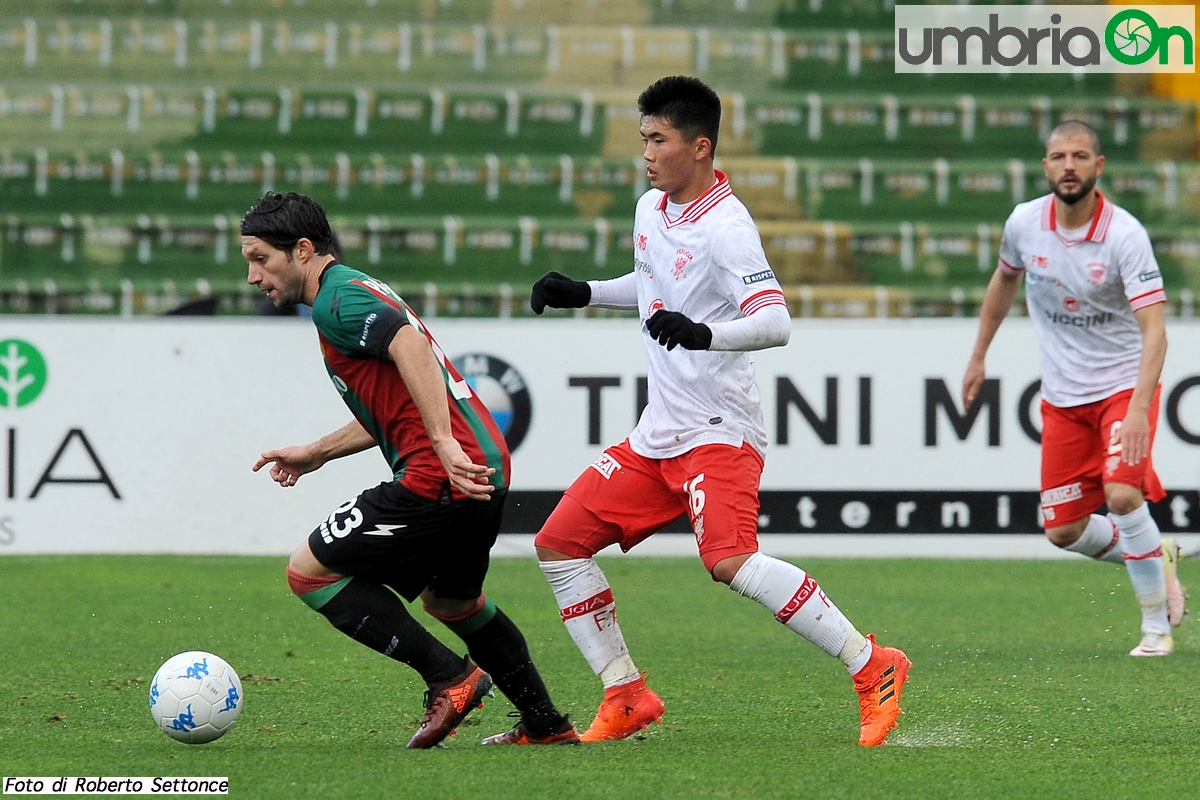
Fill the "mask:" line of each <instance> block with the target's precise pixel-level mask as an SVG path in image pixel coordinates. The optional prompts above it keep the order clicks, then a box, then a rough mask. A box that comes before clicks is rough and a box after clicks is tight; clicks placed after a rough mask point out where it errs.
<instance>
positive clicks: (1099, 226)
mask: <svg viewBox="0 0 1200 800" xmlns="http://www.w3.org/2000/svg"><path fill="white" fill-rule="evenodd" d="M1112 213H1113V211H1112V203H1110V202H1108V201H1106V200H1105V199H1104V195H1103V194H1102V193H1101V192H1100V190H1099V189H1097V190H1096V210H1095V211H1093V212H1092V223H1091V225H1089V226H1088V232H1087V236H1085V237H1083V238H1084V241H1089V242H1103V241H1104V237H1105V235H1106V234H1107V233H1108V223H1109V222H1110V221H1111V220H1112ZM1042 230H1044V231H1054V232H1055V233H1058V211H1057V209H1056V208H1055V204H1054V194H1053V193H1051V194H1048V195H1046V203H1045V205H1044V206H1042ZM1058 235H1059V236H1062V234H1061V233H1059V234H1058Z"/></svg>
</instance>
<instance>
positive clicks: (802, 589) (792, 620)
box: [729, 553, 872, 675]
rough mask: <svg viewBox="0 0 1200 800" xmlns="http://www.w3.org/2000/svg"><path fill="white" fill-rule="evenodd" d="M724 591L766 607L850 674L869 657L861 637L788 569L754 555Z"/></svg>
mask: <svg viewBox="0 0 1200 800" xmlns="http://www.w3.org/2000/svg"><path fill="white" fill-rule="evenodd" d="M729 588H730V589H733V590H734V591H735V592H737V593H738V594H740V595H741V596H742V597H749V598H750V599H751V600H754V601H755V602H757V603H760V604H762V605H764V606H766V608H767V610H768V611H770V612H771V613H772V614H774V615H775V619H777V620H779V621H780V622H782V623H783V624H784V625H786V626H787V627H788V628H790V629H791V630H793V631H795V632H796V633H798V634H800V635H801V636H803V637H804V638H805V639H808V641H810V642H812V643H813V644H815V645H816V646H817V647H819V648H821V649H822V650H824V651H825V652H826V653H828V654H829V655H831V656H836V657H837V658H839V659H841V661H842V663H843V664H845V665H846V669H847V670H849V672H850V674H851V675H853V674H854V673H856V672H858V671H859V670H861V669H862V668H863V667H864V666H866V664H867V661H868V660H869V659H870V658H871V650H872V648H871V643H870V642H869V641H868V640H867V638H866V637H864V636H863V635H862V634H861V633H859V632H858V631H857V630H855V628H854V626H853V625H851V624H850V620H848V619H846V615H845V614H843V613H842V612H841V611H840V610H838V607H837V606H835V605H834V604H833V603H831V602H830V601H829V598H828V597H826V596H825V592H823V591H822V590H821V587H820V586H818V585H817V582H816V580H814V579H813V577H812V576H811V575H809V574H807V573H806V572H805V571H804V570H802V569H800V568H799V567H797V566H795V565H794V564H789V563H788V562H786V561H780V560H779V559H777V558H771V557H770V556H768V555H763V554H762V553H755V554H754V555H752V556H750V558H748V559H746V563H745V564H742V568H741V569H739V570H738V571H737V575H734V576H733V580H732V581H730V583H729Z"/></svg>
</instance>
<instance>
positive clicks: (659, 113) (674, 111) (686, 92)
mask: <svg viewBox="0 0 1200 800" xmlns="http://www.w3.org/2000/svg"><path fill="white" fill-rule="evenodd" d="M638 112H639V113H641V115H642V116H643V117H658V118H660V119H665V120H666V121H667V122H669V123H671V125H672V126H673V127H675V128H676V129H678V130H679V132H680V133H682V134H683V138H684V141H687V142H694V141H696V138H697V137H699V136H705V137H707V138H708V141H710V142H711V143H712V153H713V154H714V155H715V154H716V152H717V132H718V131H719V129H720V127H721V98H719V97H717V93H716V92H714V91H713V90H712V89H711V88H709V86H708V84H706V83H704V81H702V80H700V79H699V78H693V77H690V76H688V75H672V76H670V77H668V78H660V79H659V80H657V81H655V82H654V83H652V84H650V86H649V87H648V88H647V89H646V91H644V92H642V94H641V96H640V97H638Z"/></svg>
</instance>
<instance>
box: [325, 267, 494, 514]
mask: <svg viewBox="0 0 1200 800" xmlns="http://www.w3.org/2000/svg"><path fill="white" fill-rule="evenodd" d="M312 319H313V323H314V324H315V325H316V326H317V334H318V336H319V337H320V340H321V353H322V355H324V357H325V368H326V369H327V370H328V372H329V377H330V379H331V380H332V381H333V385H334V386H335V387H337V390H338V392H339V393H340V394H341V395H342V399H343V400H344V401H345V402H346V405H347V406H349V407H350V411H351V412H352V413H353V414H354V416H355V417H356V418H357V419H358V421H359V422H360V423H361V424H362V426H363V427H364V428H366V429H367V431H369V432H370V434H371V435H372V436H373V437H375V441H376V442H377V443H378V444H379V449H380V450H381V451H382V452H383V456H384V458H385V459H387V462H388V464H389V465H390V466H391V468H392V472H393V474H394V475H395V478H396V480H398V481H400V483H401V484H402V485H403V486H404V487H405V488H407V489H409V490H410V491H413V492H415V493H416V494H418V495H420V496H422V497H426V498H429V499H431V500H438V499H442V498H444V497H446V496H447V495H448V493H450V491H451V490H450V483H449V478H448V477H447V475H446V470H445V469H444V468H443V467H442V462H441V460H440V459H439V458H438V457H437V454H436V453H435V452H434V451H433V445H432V444H431V443H430V441H429V435H428V434H427V433H426V432H425V423H424V422H423V421H422V420H421V415H420V413H419V412H418V411H417V406H416V403H414V402H413V399H412V395H410V394H409V392H408V387H407V386H406V385H405V383H404V380H403V379H402V378H401V377H400V372H399V370H398V369H397V368H396V365H395V364H393V363H392V361H391V358H390V356H389V355H388V352H387V350H388V345H390V344H391V342H392V339H393V338H394V337H395V335H396V332H397V331H399V330H400V328H402V327H403V326H405V325H412V326H413V328H415V329H416V330H417V331H419V332H420V333H422V334H424V335H425V337H426V338H428V339H429V345H430V347H431V348H432V349H433V354H434V357H435V359H436V360H437V361H438V363H439V364H440V366H441V369H442V375H443V377H444V378H445V381H446V394H447V399H448V400H449V406H450V425H451V431H452V432H453V434H454V438H455V439H457V440H458V443H459V444H460V445H461V446H462V449H463V451H464V452H465V453H466V454H467V457H468V458H470V459H471V461H473V462H474V463H476V464H486V465H488V466H489V467H494V468H495V470H496V472H495V474H494V475H492V478H491V482H492V485H494V486H495V487H496V488H497V489H503V488H507V487H508V483H509V474H510V461H509V453H508V447H507V445H505V443H504V435H503V434H502V433H500V429H499V428H498V427H497V426H496V423H495V421H494V420H493V419H492V415H491V414H490V413H488V410H487V408H486V407H485V406H484V404H483V402H482V401H481V400H480V399H479V397H478V396H477V395H476V394H475V393H474V392H473V391H471V387H470V386H468V385H467V382H466V381H465V380H463V377H462V376H461V375H459V374H458V372H457V371H456V370H455V369H454V366H453V365H452V364H451V363H450V361H449V359H447V358H446V356H445V354H444V353H443V352H442V348H441V347H439V346H438V343H437V342H436V341H435V340H434V338H433V336H432V335H430V333H429V330H428V329H427V328H426V327H425V325H424V323H422V322H421V320H420V319H419V318H418V317H417V315H416V314H414V313H413V311H412V309H410V308H409V307H408V306H407V305H406V304H405V303H404V301H403V300H401V299H400V296H399V295H397V294H396V292H395V291H393V290H392V288H391V287H390V286H388V285H387V284H386V283H384V282H383V281H380V280H377V279H375V278H372V277H371V276H369V275H366V274H364V273H362V272H359V271H357V270H354V269H351V268H349V267H347V266H344V265H342V264H333V265H331V266H330V267H328V268H327V269H326V270H325V272H324V273H323V274H322V275H321V287H320V289H318V291H317V297H316V300H315V301H314V302H313V313H312ZM451 496H452V497H453V498H454V499H456V500H457V499H461V498H462V497H463V495H461V494H460V493H458V492H457V491H455V492H453V493H452V495H451Z"/></svg>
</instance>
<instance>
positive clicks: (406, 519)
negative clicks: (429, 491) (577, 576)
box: [308, 481, 507, 602]
mask: <svg viewBox="0 0 1200 800" xmlns="http://www.w3.org/2000/svg"><path fill="white" fill-rule="evenodd" d="M506 496H507V491H506V490H497V491H496V492H495V493H494V494H493V495H492V499H491V500H488V501H480V500H457V501H454V502H442V503H439V502H437V501H435V500H427V499H425V498H423V497H421V496H420V495H417V494H414V493H413V492H411V491H409V490H408V489H406V488H404V487H403V486H401V485H400V483H399V482H398V481H387V482H385V483H381V484H379V485H378V486H375V487H373V488H370V489H367V490H366V491H364V492H363V493H362V494H360V495H359V496H358V497H356V498H354V499H353V500H351V501H349V502H346V503H343V504H342V505H340V506H338V507H337V508H336V509H334V511H333V513H332V514H330V515H329V516H328V517H327V518H326V519H325V521H324V522H322V523H321V524H320V525H318V526H317V529H316V530H314V531H313V532H312V533H311V534H309V537H308V546H309V548H310V549H311V550H312V553H313V555H314V556H316V558H317V560H318V561H320V562H321V563H322V564H323V565H325V567H326V568H327V569H329V570H332V571H333V572H336V573H338V574H340V575H352V576H356V577H363V578H367V579H370V580H374V581H379V582H380V583H383V584H386V585H388V586H390V587H392V588H393V589H395V590H396V592H397V593H399V594H400V596H401V597H403V598H405V599H406V600H408V601H409V602H412V601H413V600H415V599H416V598H417V597H418V596H419V595H420V594H421V592H422V591H424V590H425V588H426V587H429V588H431V589H433V591H434V593H435V594H436V595H437V596H438V597H442V598H446V599H454V600H471V599H473V598H476V597H478V596H479V594H480V593H481V592H482V591H483V579H484V578H485V577H486V576H487V570H488V561H489V553H490V552H491V549H492V545H494V544H495V543H496V533H497V532H498V531H499V530H500V517H501V514H502V513H503V510H504V500H505V497H506Z"/></svg>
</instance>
